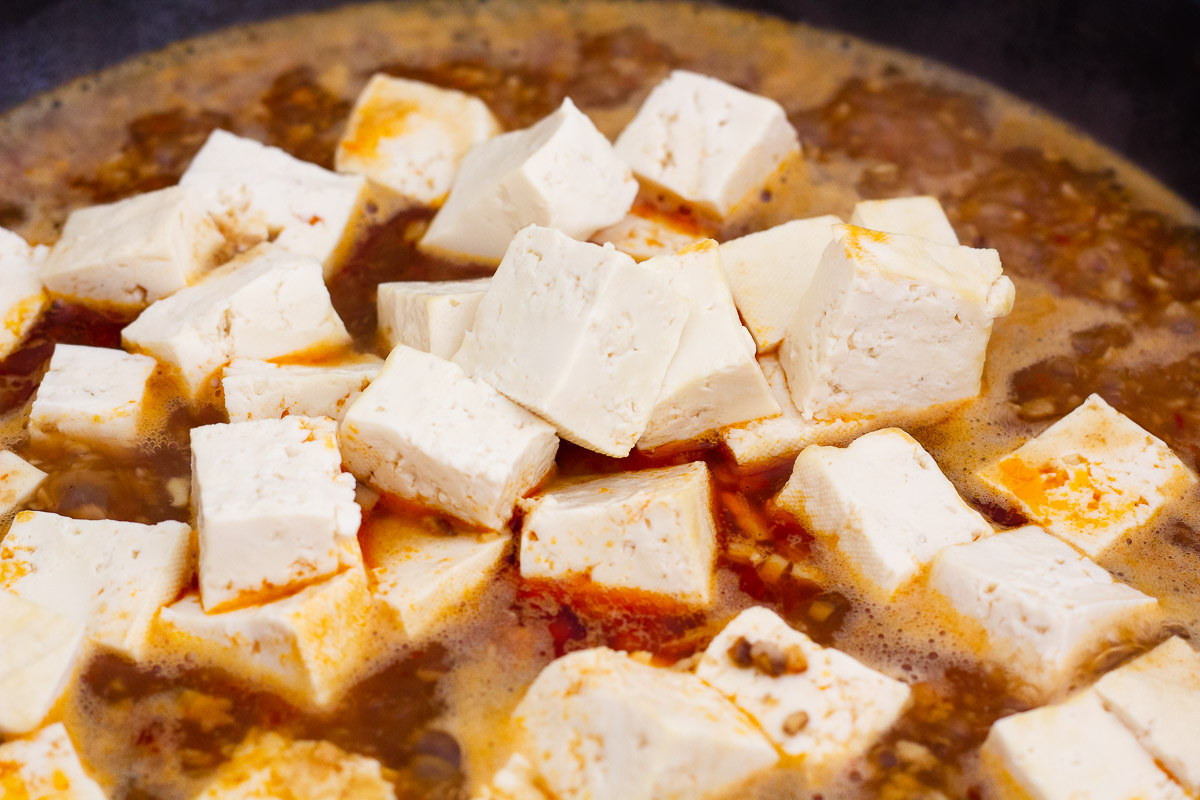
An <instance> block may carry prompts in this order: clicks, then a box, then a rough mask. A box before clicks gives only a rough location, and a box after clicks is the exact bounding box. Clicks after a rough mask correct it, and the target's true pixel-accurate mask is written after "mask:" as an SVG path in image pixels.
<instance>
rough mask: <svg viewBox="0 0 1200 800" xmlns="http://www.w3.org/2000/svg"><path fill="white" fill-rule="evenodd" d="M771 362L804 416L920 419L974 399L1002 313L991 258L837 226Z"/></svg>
mask: <svg viewBox="0 0 1200 800" xmlns="http://www.w3.org/2000/svg"><path fill="white" fill-rule="evenodd" d="M833 230H834V240H833V242H831V243H830V244H829V246H828V247H826V248H825V252H824V253H823V254H822V256H821V260H820V263H819V264H818V266H817V271H816V274H815V275H814V276H813V279H812V283H811V284H810V285H809V288H808V291H807V292H805V294H804V297H803V299H802V301H801V302H800V304H799V306H797V308H796V309H795V311H794V313H793V315H792V318H791V321H790V322H789V323H788V326H787V333H786V335H785V336H784V340H783V344H782V345H781V347H780V350H779V360H780V363H782V364H783V369H784V371H785V372H786V373H787V378H788V387H789V389H790V391H791V393H792V402H794V403H795V404H796V408H798V409H799V410H800V412H801V413H802V414H804V416H805V418H807V419H814V418H816V419H831V418H842V419H849V418H853V417H892V418H895V419H896V420H897V421H904V420H907V419H908V418H912V417H917V418H921V417H926V416H929V415H930V414H932V413H934V411H935V410H937V409H938V408H940V407H946V406H949V405H951V404H955V403H960V402H963V401H966V400H970V399H971V398H974V397H976V396H977V395H978V394H979V390H980V380H981V378H982V375H983V362H984V358H985V356H986V354H987V343H988V339H989V338H990V337H991V334H992V321H993V320H994V319H996V318H997V317H1002V316H1004V315H1006V314H1008V312H1009V311H1011V310H1012V305H1013V299H1014V289H1013V285H1012V281H1010V280H1009V279H1008V278H1007V277H1004V276H1003V275H1002V274H1001V268H1000V257H999V256H998V255H997V254H996V251H995V250H974V249H972V248H969V247H947V246H945V245H940V244H936V243H934V242H931V241H929V240H928V239H920V238H917V237H915V236H904V235H902V234H888V233H880V232H878V231H868V230H866V229H865V228H857V227H854V226H853V225H835V226H834V229H833Z"/></svg>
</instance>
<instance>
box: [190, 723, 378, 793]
mask: <svg viewBox="0 0 1200 800" xmlns="http://www.w3.org/2000/svg"><path fill="white" fill-rule="evenodd" d="M284 797H286V798H287V800H395V798H396V792H395V789H394V788H393V786H392V784H391V783H390V782H389V781H388V780H387V779H386V778H385V777H384V776H383V767H382V766H381V765H380V764H379V762H378V761H376V760H375V759H373V758H367V757H366V756H360V755H355V754H353V753H347V752H346V751H345V750H342V749H341V748H339V747H337V746H336V745H333V744H330V743H329V742H321V741H309V740H303V739H301V740H290V739H285V738H284V737H282V736H280V735H279V734H277V733H268V732H263V731H251V733H250V735H249V736H247V737H246V739H245V741H243V742H242V743H241V744H240V745H239V746H238V748H237V750H235V751H234V752H233V757H232V758H231V759H230V760H229V761H227V762H225V763H224V764H222V765H221V766H220V767H219V768H218V769H217V771H216V774H215V775H214V776H213V778H212V780H211V781H210V782H209V783H208V784H207V785H206V786H205V787H204V789H203V790H202V791H201V792H200V794H198V795H196V800H275V799H276V798H284Z"/></svg>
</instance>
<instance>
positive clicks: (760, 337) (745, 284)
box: [721, 214, 841, 353]
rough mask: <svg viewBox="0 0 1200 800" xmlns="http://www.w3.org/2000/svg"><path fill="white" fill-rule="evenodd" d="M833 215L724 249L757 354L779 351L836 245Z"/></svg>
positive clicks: (728, 273)
mask: <svg viewBox="0 0 1200 800" xmlns="http://www.w3.org/2000/svg"><path fill="white" fill-rule="evenodd" d="M840 222H841V220H840V219H839V218H837V217H835V216H833V215H832V214H827V215H825V216H823V217H813V218H812V219H794V220H792V221H791V222H785V223H783V224H782V225H776V226H775V227H774V228H768V229H767V230H765V231H759V232H758V233H752V234H750V235H748V236H743V237H741V238H740V239H734V240H732V241H729V242H725V243H724V244H722V245H721V268H722V269H724V270H725V280H726V281H728V282H729V288H730V290H731V291H732V292H733V301H734V303H736V304H737V309H738V311H740V312H741V314H742V319H743V320H745V322H746V327H747V328H749V329H750V335H751V336H753V337H754V343H755V345H756V346H757V347H758V352H760V353H767V352H769V351H771V350H774V349H775V348H777V347H779V343H780V342H782V341H783V335H784V332H785V331H786V329H787V324H788V322H790V321H791V318H792V315H793V314H794V313H795V312H796V309H797V308H798V307H799V305H800V301H801V300H802V299H803V298H804V293H805V292H807V291H808V287H809V285H810V284H811V283H812V280H813V275H815V274H816V272H817V265H818V264H819V263H820V261H821V254H822V253H824V252H825V248H826V247H828V246H829V243H830V242H832V241H833V226H834V225H837V224H838V223H840Z"/></svg>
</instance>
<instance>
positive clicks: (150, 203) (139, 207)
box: [42, 186, 225, 312]
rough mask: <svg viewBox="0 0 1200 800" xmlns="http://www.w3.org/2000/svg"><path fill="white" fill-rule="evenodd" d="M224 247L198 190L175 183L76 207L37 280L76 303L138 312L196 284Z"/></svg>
mask: <svg viewBox="0 0 1200 800" xmlns="http://www.w3.org/2000/svg"><path fill="white" fill-rule="evenodd" d="M224 244H225V237H224V236H222V235H221V233H220V231H218V229H217V225H216V222H215V221H214V220H213V218H212V217H211V216H210V215H209V213H208V209H207V207H206V202H205V198H204V196H203V194H202V193H200V192H197V191H194V190H191V189H188V188H186V187H183V186H172V187H171V188H169V189H160V190H158V191H156V192H148V193H147V194H139V195H135V196H134V197H130V198H127V199H125V200H120V201H118V202H116V203H111V204H109V205H102V206H91V207H90V208H81V209H79V210H77V211H73V212H72V213H71V216H70V217H68V218H67V224H66V226H65V227H64V228H63V232H62V237H61V238H60V239H59V240H58V242H57V243H56V244H55V245H54V249H53V250H51V251H50V256H49V258H47V259H46V263H45V264H44V265H43V267H42V280H43V281H44V282H45V284H46V288H47V289H49V290H50V291H51V292H53V293H54V294H56V295H58V296H60V297H64V298H66V299H68V300H70V301H71V302H74V303H81V304H83V305H89V306H98V307H100V308H113V309H117V310H119V311H125V312H128V311H131V310H141V309H143V308H145V307H146V306H148V305H150V304H151V303H153V302H154V301H156V300H161V299H162V298H164V297H166V296H167V295H170V294H173V293H174V292H177V291H179V290H180V289H182V288H184V287H185V286H187V285H188V284H190V283H193V282H194V281H195V280H196V279H197V278H199V277H200V275H201V274H202V273H204V272H205V271H207V270H208V269H209V268H210V267H211V266H213V264H214V263H215V261H216V258H217V252H218V250H220V249H221V247H222V246H223V245H224Z"/></svg>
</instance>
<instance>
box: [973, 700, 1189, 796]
mask: <svg viewBox="0 0 1200 800" xmlns="http://www.w3.org/2000/svg"><path fill="white" fill-rule="evenodd" d="M1193 733H1194V731H1193ZM983 765H984V771H985V774H987V775H988V776H989V777H990V779H991V783H992V788H993V789H994V790H995V797H997V798H1001V797H1005V798H1007V797H1022V798H1029V800H1077V798H1084V797H1086V798H1087V800H1183V799H1184V798H1185V797H1187V795H1186V794H1185V793H1184V792H1183V790H1182V789H1180V787H1179V786H1178V785H1177V784H1175V783H1173V782H1172V781H1171V778H1170V777H1169V776H1168V775H1167V774H1166V773H1165V772H1163V771H1162V770H1161V769H1159V768H1158V766H1157V765H1156V764H1155V763H1154V759H1153V758H1151V757H1150V756H1149V755H1148V754H1147V753H1146V751H1145V750H1143V749H1142V748H1141V746H1140V745H1139V744H1138V742H1137V739H1135V738H1134V737H1133V735H1132V734H1131V733H1129V731H1127V730H1125V728H1124V727H1123V726H1122V725H1121V723H1120V722H1119V721H1118V720H1117V718H1116V717H1114V716H1113V715H1112V714H1110V713H1108V712H1107V711H1105V710H1104V706H1103V704H1101V702H1100V699H1099V698H1098V697H1097V696H1096V694H1095V692H1091V691H1084V692H1082V693H1080V694H1078V695H1076V696H1075V697H1072V698H1071V699H1069V700H1067V701H1066V702H1063V703H1059V704H1057V705H1051V706H1045V707H1043V708H1038V709H1034V710H1033V711H1026V712H1024V713H1022V714H1013V715H1012V716H1009V717H1005V718H1004V719H1002V720H1000V721H999V722H997V723H995V724H994V725H992V729H991V730H990V731H989V732H988V737H987V741H985V742H984V744H983Z"/></svg>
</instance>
